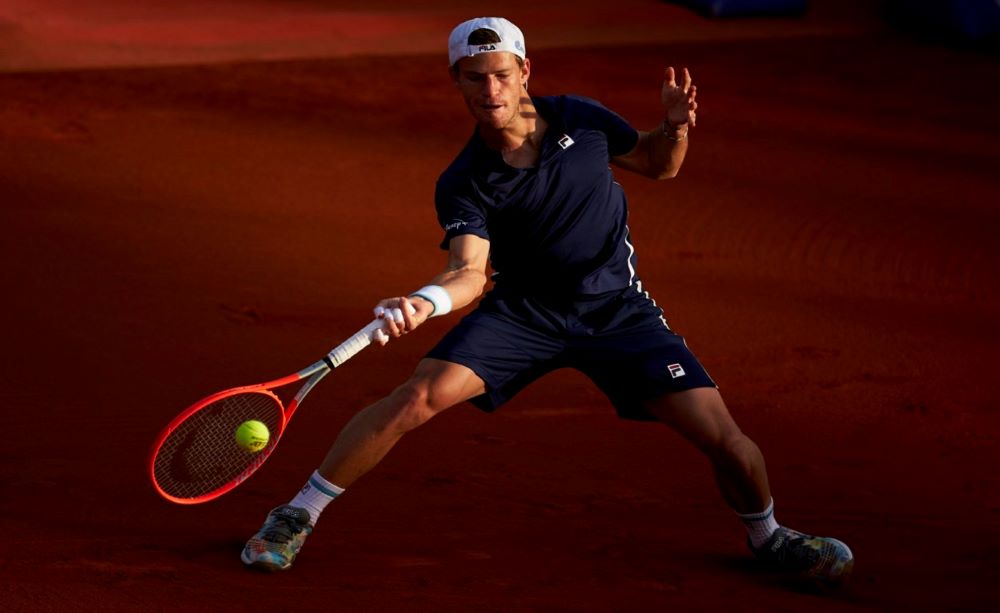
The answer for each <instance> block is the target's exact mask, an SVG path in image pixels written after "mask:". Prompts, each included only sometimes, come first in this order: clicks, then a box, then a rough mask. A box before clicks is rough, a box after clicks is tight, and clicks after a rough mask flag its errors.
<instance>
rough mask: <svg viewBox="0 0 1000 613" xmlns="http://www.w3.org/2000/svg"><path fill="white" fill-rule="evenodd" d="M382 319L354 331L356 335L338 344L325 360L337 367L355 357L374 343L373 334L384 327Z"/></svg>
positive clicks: (332, 366)
mask: <svg viewBox="0 0 1000 613" xmlns="http://www.w3.org/2000/svg"><path fill="white" fill-rule="evenodd" d="M384 323H385V322H383V321H382V320H381V319H375V320H372V322H371V323H370V324H368V325H367V326H365V327H364V328H361V329H360V330H358V331H357V332H355V333H354V336H352V337H351V338H349V339H347V340H346V341H344V342H343V343H341V344H339V345H337V346H336V347H335V348H334V349H333V350H332V351H330V353H328V354H326V360H324V361H325V362H326V363H327V364H328V365H329V366H330V367H331V368H336V367H338V366H340V365H341V364H343V363H344V362H346V361H347V360H350V359H351V358H353V357H354V356H355V355H357V353H358V352H359V351H361V350H362V349H364V348H365V347H367V346H368V345H371V344H372V335H373V334H374V333H375V331H376V330H379V329H381V328H382V326H383V324H384Z"/></svg>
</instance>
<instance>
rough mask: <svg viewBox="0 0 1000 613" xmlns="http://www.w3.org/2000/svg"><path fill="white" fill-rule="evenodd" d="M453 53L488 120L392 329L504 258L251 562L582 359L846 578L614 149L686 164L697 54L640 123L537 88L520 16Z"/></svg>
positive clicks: (735, 505)
mask: <svg viewBox="0 0 1000 613" xmlns="http://www.w3.org/2000/svg"><path fill="white" fill-rule="evenodd" d="M448 54H449V64H450V67H451V77H452V79H453V80H454V83H455V86H456V87H457V88H458V91H459V92H460V93H461V95H462V97H463V98H464V100H465V104H466V106H467V107H468V110H469V112H470V114H471V115H472V117H473V119H474V120H475V123H476V129H475V131H474V133H473V135H472V137H471V138H470V139H469V141H468V143H467V144H466V145H465V148H464V149H463V150H462V151H461V153H459V155H458V157H457V158H455V160H454V161H453V162H452V163H451V165H450V166H449V167H448V168H447V169H446V170H445V171H444V173H443V174H442V175H441V177H440V178H439V180H438V183H437V189H436V194H435V201H436V202H435V204H436V208H437V216H438V220H439V222H440V224H441V227H442V229H443V231H444V240H443V241H442V243H441V247H442V248H444V249H447V250H448V264H447V266H446V268H445V270H444V271H443V272H442V273H441V274H439V275H438V276H437V277H435V278H434V279H433V280H431V282H430V283H429V284H428V285H427V286H425V287H422V288H420V289H418V290H417V291H415V292H413V293H412V294H410V295H408V296H398V297H393V298H387V299H385V300H382V301H381V302H379V304H378V306H377V307H376V315H377V316H379V317H382V318H384V319H385V329H384V332H383V333H382V338H381V339H380V340H381V341H383V342H384V341H386V340H388V338H389V337H393V338H398V337H400V336H402V335H404V334H407V333H409V332H412V331H413V330H415V329H416V328H418V327H419V326H420V325H421V324H422V323H423V322H424V321H426V320H427V319H428V318H430V317H440V316H444V315H447V314H448V313H449V312H451V311H453V310H456V309H459V308H462V307H464V306H466V305H468V304H470V303H472V302H473V301H474V300H475V299H476V298H478V297H480V296H481V295H482V294H483V291H484V289H485V287H486V285H487V272H486V271H487V266H488V265H490V266H491V267H492V269H493V271H494V274H493V277H492V281H493V287H492V288H491V289H490V291H489V292H488V293H486V295H485V296H483V298H482V300H481V301H480V303H479V305H478V306H477V307H476V309H475V310H474V311H472V312H471V313H470V314H469V315H467V316H466V317H465V318H463V319H462V320H461V321H460V322H459V323H458V324H457V325H456V326H455V327H454V328H453V329H452V330H451V331H450V332H449V333H448V334H447V335H446V336H445V337H444V338H443V339H442V340H441V341H440V342H439V343H438V345H437V346H436V347H434V348H433V349H432V350H431V351H430V352H429V353H428V355H427V356H426V357H425V358H424V359H423V360H421V362H420V363H419V364H418V365H417V368H416V372H415V373H414V374H413V376H412V377H411V378H410V379H409V380H408V381H406V382H405V383H403V384H402V385H401V386H399V387H398V388H396V389H395V391H393V392H392V393H391V394H390V395H389V396H388V397H386V398H383V399H382V400H380V401H378V402H376V403H375V404H373V405H371V406H369V407H367V408H366V409H364V410H363V411H361V412H359V413H358V414H357V415H355V416H354V418H353V419H351V421H350V422H349V423H348V424H347V425H346V426H345V427H344V429H343V430H342V431H341V432H340V434H339V436H338V437H337V439H336V441H335V442H334V444H333V446H332V448H331V449H330V451H329V453H328V454H327V456H326V458H325V459H324V461H323V463H322V464H321V465H320V467H319V469H318V470H316V471H315V472H314V473H313V474H312V475H311V476H310V477H309V479H308V481H307V482H306V484H305V486H304V487H303V488H302V489H301V491H299V493H298V494H297V495H296V496H295V497H294V499H292V500H291V501H290V502H289V503H288V504H285V505H281V506H279V507H277V508H275V509H273V510H272V511H271V512H270V513H269V515H268V517H267V519H266V521H265V523H264V526H263V527H262V528H261V530H260V531H259V532H258V533H257V534H256V535H254V536H253V537H252V538H251V539H250V541H249V542H248V543H247V544H246V547H245V548H244V550H243V553H242V559H243V561H244V562H245V563H246V564H248V565H250V566H253V567H257V568H262V569H267V570H277V569H285V568H288V567H289V566H290V565H291V564H292V562H293V560H294V559H295V556H296V554H298V552H299V550H300V548H301V547H302V544H303V542H304V541H305V538H306V536H307V535H309V534H310V533H311V532H312V530H313V527H314V526H315V524H316V521H317V520H318V519H319V516H320V513H322V511H323V509H324V508H325V507H326V505H327V504H328V503H329V502H331V501H332V500H334V499H335V498H336V497H337V496H338V495H340V494H341V493H342V492H343V491H344V488H346V487H349V486H350V485H351V484H352V483H354V481H355V480H356V479H358V477H361V476H362V475H364V474H365V473H367V472H368V471H369V470H371V469H372V468H373V467H374V466H375V465H376V464H377V463H378V462H379V461H380V460H381V459H382V458H383V456H385V455H386V453H388V452H389V450H390V449H391V448H392V447H393V445H395V444H396V442H397V441H399V440H400V438H401V437H402V436H403V435H404V434H405V433H407V432H409V431H410V430H413V429H414V428H416V427H417V426H420V425H421V424H423V423H425V422H426V421H428V420H429V419H431V418H432V417H434V416H435V415H436V414H438V413H439V412H441V411H443V410H445V409H447V408H449V407H452V406H454V405H456V404H459V403H461V402H464V401H470V402H471V403H472V404H473V405H475V406H476V407H478V408H480V409H482V410H483V411H486V412H491V411H494V410H496V409H497V408H498V407H500V406H501V405H502V404H504V403H505V402H506V401H508V400H510V399H511V398H513V397H514V396H515V395H516V394H517V393H518V392H519V391H520V390H521V389H523V388H524V387H525V386H527V385H528V384H529V383H531V382H532V381H535V380H536V379H538V378H539V377H541V376H543V375H544V374H546V373H548V372H550V371H552V370H555V369H557V368H563V367H570V368H575V369H577V370H579V371H581V372H583V373H584V374H585V375H587V376H588V377H590V379H592V380H593V381H594V383H595V384H596V385H597V386H598V388H600V389H601V391H603V392H604V393H605V394H606V395H607V397H608V398H609V399H610V401H611V403H612V404H613V405H614V407H615V410H616V411H617V413H618V415H619V416H620V417H621V418H624V419H633V420H646V421H659V422H663V423H665V424H667V425H669V426H671V427H672V428H674V429H675V430H676V431H677V432H679V433H680V434H681V435H682V436H683V437H684V438H686V439H687V440H689V441H690V442H691V443H693V444H694V445H695V446H696V447H697V448H698V449H699V450H700V451H701V452H703V453H704V454H705V456H706V457H707V458H708V460H709V462H710V463H711V465H712V467H713V469H714V472H715V477H716V480H717V482H718V486H719V489H720V490H721V493H722V496H723V498H724V500H725V501H726V502H727V503H728V504H729V506H730V507H731V508H732V509H733V510H734V511H735V512H736V513H737V514H738V515H739V517H740V518H741V519H742V521H743V523H744V524H745V525H746V529H747V532H748V537H749V538H748V542H749V546H750V549H751V551H752V552H753V553H754V554H756V556H757V557H758V558H759V559H760V560H762V561H763V562H765V563H767V564H770V565H773V566H775V567H777V568H779V569H783V570H787V571H790V572H793V573H797V574H799V575H802V576H805V577H809V578H812V579H815V580H817V581H820V582H826V583H838V582H839V581H841V580H842V579H844V578H846V576H847V574H848V573H849V572H850V570H851V567H852V565H853V557H852V554H851V551H850V550H849V549H848V548H847V546H846V545H844V544H843V543H841V542H840V541H837V540H835V539H831V538H822V537H816V536H811V535H807V534H803V533H801V532H797V531H795V530H791V529H789V528H786V527H782V526H779V524H778V523H777V521H776V520H775V515H774V504H773V502H772V500H771V492H770V490H769V487H768V481H767V473H766V471H765V468H764V458H763V456H762V455H761V452H760V449H758V447H757V445H756V444H754V442H753V441H752V440H750V439H749V438H748V437H747V436H746V435H745V434H743V432H741V431H740V429H739V427H737V425H736V423H735V422H734V421H733V418H732V417H731V416H730V414H729V411H728V410H727V408H726V405H725V404H724V403H723V400H722V397H721V396H720V395H719V391H718V389H717V388H716V385H715V383H714V382H713V381H712V379H711V378H710V377H709V375H708V373H707V372H706V371H705V369H704V368H703V367H702V365H701V364H700V363H699V362H698V360H697V359H696V358H695V356H694V355H693V354H692V353H691V351H689V350H688V348H687V346H686V344H685V342H684V339H683V338H682V337H681V336H680V335H678V334H677V333H676V332H674V331H673V330H671V329H670V327H669V326H668V325H667V322H666V320H665V319H664V317H663V313H662V311H661V310H660V308H659V307H657V305H656V303H655V302H654V301H653V299H652V298H650V296H649V294H648V293H647V292H646V289H645V287H644V286H643V283H642V281H640V279H639V277H638V275H637V273H636V257H635V251H634V249H633V248H632V244H631V241H630V238H629V229H628V225H627V220H628V211H627V206H626V200H625V194H624V192H623V190H622V187H621V186H620V185H619V184H618V183H616V182H615V180H614V176H613V174H612V170H611V168H610V167H609V164H610V165H613V166H616V167H618V168H621V169H624V170H628V171H632V172H636V173H639V174H641V175H644V176H646V177H650V178H653V179H665V178H671V177H674V176H675V175H676V174H677V172H678V170H679V169H680V167H681V163H682V162H683V160H684V156H685V153H686V152H687V149H688V143H689V133H690V131H691V130H692V129H693V128H694V126H695V122H696V111H697V108H698V103H697V101H696V97H697V89H696V87H695V86H694V84H693V83H692V80H691V75H690V73H689V72H688V70H687V69H684V70H683V74H682V75H681V79H680V83H678V82H677V76H678V75H676V74H675V72H674V69H673V68H667V69H666V72H665V78H664V82H663V87H662V91H661V103H662V113H663V121H662V123H661V124H659V125H657V126H656V127H655V128H653V129H652V130H649V131H637V130H636V129H634V128H633V127H631V126H630V125H629V124H628V123H627V122H626V121H625V120H624V119H622V118H621V117H619V116H618V115H616V114H615V113H613V112H612V111H610V110H608V109H606V108H604V107H603V106H601V105H600V104H599V103H597V102H595V101H593V100H589V99H587V98H582V97H579V96H568V95H567V96H551V97H534V98H533V97H530V96H529V95H528V79H529V77H530V76H531V64H530V61H529V60H528V58H527V56H526V53H525V43H524V37H523V35H522V34H521V31H520V30H519V29H518V28H517V27H516V26H515V25H514V24H512V23H511V22H509V21H507V20H506V19H502V18H478V19H472V20H469V21H466V22H464V23H462V24H460V25H459V26H458V27H456V28H455V29H454V31H453V32H452V33H451V36H450V38H449V41H448ZM411 310H412V313H411V312H410V311H411Z"/></svg>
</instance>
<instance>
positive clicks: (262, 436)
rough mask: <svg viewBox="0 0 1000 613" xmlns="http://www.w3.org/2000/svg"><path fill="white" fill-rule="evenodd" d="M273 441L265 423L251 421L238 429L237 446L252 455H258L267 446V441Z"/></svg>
mask: <svg viewBox="0 0 1000 613" xmlns="http://www.w3.org/2000/svg"><path fill="white" fill-rule="evenodd" d="M269 440H271V433H270V432H269V431H268V430H267V426H265V425H264V423H263V422H260V421H257V420H256V419H250V420H247V421H245V422H243V423H242V424H240V427H239V428H237V429H236V444H238V445H239V446H240V447H242V448H244V449H246V450H247V451H249V452H251V453H257V452H258V451H260V450H261V449H263V448H264V447H266V446H267V441H269Z"/></svg>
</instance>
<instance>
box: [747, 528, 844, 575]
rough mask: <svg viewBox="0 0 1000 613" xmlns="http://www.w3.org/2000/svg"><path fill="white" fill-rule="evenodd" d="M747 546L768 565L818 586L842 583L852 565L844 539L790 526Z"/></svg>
mask: <svg viewBox="0 0 1000 613" xmlns="http://www.w3.org/2000/svg"><path fill="white" fill-rule="evenodd" d="M748 544H749V543H748ZM750 550H751V551H753V553H754V555H755V556H757V559H758V560H760V561H761V562H763V563H764V564H766V565H767V566H768V567H770V568H773V569H775V570H779V571H782V572H790V573H792V574H794V575H796V576H798V577H800V578H802V579H804V580H806V581H808V582H810V583H812V584H814V585H815V586H817V587H821V588H832V587H837V586H838V585H841V584H843V583H844V582H845V581H847V579H848V577H849V576H850V574H851V570H852V568H853V567H854V554H852V553H851V550H850V548H848V546H847V545H845V544H844V543H842V542H840V541H838V540H837V539H832V538H827V537H822V536H812V535H809V534H803V533H802V532H798V531H796V530H792V529H790V528H778V529H777V530H776V531H775V532H774V534H772V535H771V538H770V539H769V540H768V541H767V542H766V543H764V545H763V546H761V547H760V548H759V549H758V548H755V547H754V546H753V545H750Z"/></svg>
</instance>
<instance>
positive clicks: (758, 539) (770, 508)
mask: <svg viewBox="0 0 1000 613" xmlns="http://www.w3.org/2000/svg"><path fill="white" fill-rule="evenodd" d="M737 515H739V516H740V519H742V520H743V525H744V526H746V528H747V534H749V535H750V543H751V544H752V545H753V546H754V549H759V548H760V547H762V546H763V545H764V543H766V542H767V540H768V539H769V538H771V535H772V534H774V531H775V530H777V529H778V527H779V526H778V522H776V521H775V520H774V499H773V498H772V499H771V502H770V504H768V505H767V508H766V509H764V510H763V511H761V512H760V513H749V514H747V515H743V514H740V513H737Z"/></svg>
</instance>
